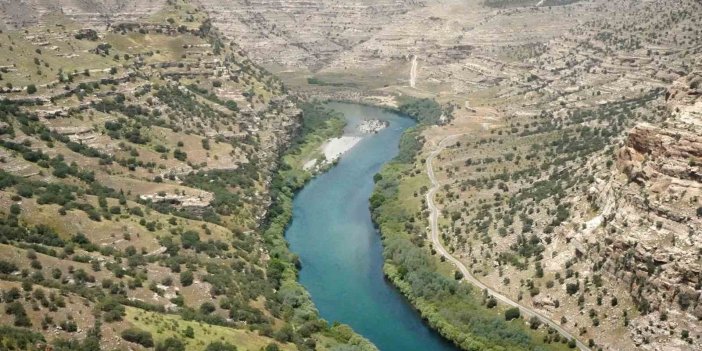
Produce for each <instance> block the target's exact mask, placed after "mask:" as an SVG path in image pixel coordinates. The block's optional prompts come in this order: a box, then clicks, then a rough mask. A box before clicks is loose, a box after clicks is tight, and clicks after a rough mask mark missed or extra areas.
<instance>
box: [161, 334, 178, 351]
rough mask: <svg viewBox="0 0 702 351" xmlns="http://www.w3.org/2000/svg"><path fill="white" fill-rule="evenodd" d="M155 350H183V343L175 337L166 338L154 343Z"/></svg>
mask: <svg viewBox="0 0 702 351" xmlns="http://www.w3.org/2000/svg"><path fill="white" fill-rule="evenodd" d="M156 351H185V344H184V343H183V342H182V341H180V339H176V338H173V337H171V338H167V339H166V340H164V341H163V342H160V343H158V345H156Z"/></svg>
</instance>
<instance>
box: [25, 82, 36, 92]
mask: <svg viewBox="0 0 702 351" xmlns="http://www.w3.org/2000/svg"><path fill="white" fill-rule="evenodd" d="M36 92H37V86H36V85H34V84H29V85H27V94H34V93H36Z"/></svg>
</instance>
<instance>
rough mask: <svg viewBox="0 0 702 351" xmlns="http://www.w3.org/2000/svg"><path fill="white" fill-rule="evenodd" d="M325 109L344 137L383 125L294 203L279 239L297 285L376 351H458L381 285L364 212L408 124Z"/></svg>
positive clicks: (376, 246) (349, 109)
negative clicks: (294, 265) (294, 258)
mask: <svg viewBox="0 0 702 351" xmlns="http://www.w3.org/2000/svg"><path fill="white" fill-rule="evenodd" d="M329 107H331V108H333V109H335V110H337V111H339V112H341V113H343V114H344V116H345V117H346V120H347V122H348V124H347V126H346V131H345V135H360V133H359V132H357V128H358V125H359V123H360V122H361V121H362V120H363V119H379V120H384V121H388V122H390V125H389V127H387V128H385V129H383V130H382V131H380V132H379V133H377V134H373V135H370V136H366V137H365V138H364V139H363V140H362V141H361V142H359V143H358V144H357V145H356V146H355V147H354V148H353V149H351V150H350V151H349V152H347V153H346V154H344V155H343V156H342V158H341V160H340V161H339V163H338V164H337V165H336V166H335V167H333V168H332V169H331V170H329V171H328V172H326V173H324V174H321V175H319V176H318V177H316V178H315V179H313V180H312V181H311V182H309V183H308V184H307V185H306V186H305V187H304V188H303V189H302V190H301V191H300V192H299V193H298V194H297V196H296V197H295V199H294V202H293V219H292V222H291V223H290V226H289V227H288V229H287V231H286V238H287V240H288V242H289V243H290V248H291V250H292V251H293V252H295V253H296V254H298V255H299V256H300V260H301V262H302V269H301V270H300V283H301V284H302V285H303V286H304V287H305V288H306V289H307V290H308V291H309V292H310V294H311V295H312V300H313V301H314V303H315V304H316V306H317V308H318V309H319V312H320V314H321V316H322V317H323V318H324V319H326V320H328V321H339V322H341V323H345V324H348V325H350V326H351V327H352V328H353V329H354V330H355V331H356V332H358V333H359V334H361V335H363V336H364V337H366V338H367V339H369V340H370V341H371V342H373V343H374V344H375V345H376V346H378V348H379V349H380V350H381V351H395V350H397V351H408V350H436V351H444V350H445V351H449V350H451V351H455V350H457V348H455V347H454V346H452V344H450V343H449V342H447V341H446V340H445V339H443V338H442V337H441V336H440V335H438V334H437V333H436V332H434V331H433V330H431V329H430V328H429V327H428V326H427V325H426V324H425V323H424V322H423V321H422V319H421V317H420V316H419V314H418V313H417V312H416V311H415V310H414V309H413V308H412V306H411V305H410V304H409V302H408V301H407V300H406V299H405V298H404V296H402V295H401V294H400V293H399V292H398V291H397V290H396V289H395V288H394V287H393V286H392V285H391V284H390V283H389V282H388V281H386V280H385V278H384V276H383V257H382V243H381V239H380V235H379V234H378V233H377V231H376V229H375V228H374V226H373V223H372V222H371V217H370V211H369V208H368V205H369V202H368V199H369V197H370V195H371V192H372V191H373V175H375V174H376V173H377V172H378V171H379V170H380V168H381V167H382V166H383V164H385V163H387V162H388V161H390V160H391V159H392V158H393V157H395V156H396V155H397V152H398V144H399V140H400V136H401V135H402V133H403V131H404V130H406V129H407V128H409V127H411V126H413V125H414V121H412V120H411V119H409V118H406V117H403V116H401V115H398V114H396V113H392V112H387V111H384V110H382V109H379V108H374V107H368V106H362V105H356V104H343V103H331V104H329Z"/></svg>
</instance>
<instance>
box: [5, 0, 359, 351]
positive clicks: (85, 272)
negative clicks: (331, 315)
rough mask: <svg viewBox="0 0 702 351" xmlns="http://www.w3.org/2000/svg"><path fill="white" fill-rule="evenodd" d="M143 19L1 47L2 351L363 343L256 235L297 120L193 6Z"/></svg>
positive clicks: (70, 24)
mask: <svg viewBox="0 0 702 351" xmlns="http://www.w3.org/2000/svg"><path fill="white" fill-rule="evenodd" d="M47 4H48V3H44V2H39V3H36V4H34V3H31V2H26V3H21V4H15V5H17V6H20V5H21V6H30V5H31V6H35V5H36V6H46V8H49V5H47ZM89 4H90V3H88V2H75V3H73V2H71V3H70V4H67V5H66V6H65V7H63V9H64V13H68V12H69V10H70V9H72V8H73V7H71V6H74V5H75V6H79V5H80V6H79V7H80V9H82V10H83V11H85V13H89V12H92V11H103V10H104V9H111V8H110V7H105V8H103V7H96V8H93V7H90V6H89ZM116 4H122V5H124V6H127V5H128V3H119V2H118V3H116ZM134 4H135V3H134ZM69 5H70V6H69ZM122 5H120V6H122ZM3 6H9V5H8V4H4V5H3ZM51 6H63V5H62V4H54V5H51ZM105 6H107V5H105ZM41 8H43V7H41ZM125 8H129V7H128V6H127V7H119V9H125ZM35 9H36V7H35ZM140 9H143V8H141V7H140ZM19 11H26V13H32V11H29V10H24V9H19ZM105 11H107V10H105ZM110 11H111V10H110ZM120 11H121V10H120ZM125 11H126V10H125ZM139 11H141V10H139ZM124 13H125V14H126V13H127V12H124ZM5 14H7V13H5ZM38 15H39V14H38ZM140 15H143V16H141V17H139V18H136V17H135V18H132V20H130V21H129V22H113V23H111V25H110V26H109V28H108V29H106V30H104V29H101V28H102V27H100V26H95V27H92V26H90V23H92V20H89V21H83V22H81V23H78V22H76V21H74V19H72V18H71V17H74V16H70V17H69V16H66V15H62V14H60V13H55V12H52V13H51V14H48V13H47V14H45V15H44V16H43V17H41V21H39V23H37V24H34V25H32V26H28V27H25V28H23V29H22V30H19V31H13V30H10V31H5V32H3V34H2V36H1V37H0V83H1V85H2V87H0V209H2V210H0V306H1V307H0V308H2V310H3V311H4V312H6V313H3V314H2V315H0V322H1V323H0V324H2V325H3V326H2V330H1V331H0V349H3V350H6V349H7V350H10V349H21V350H24V349H42V350H43V349H54V350H69V349H71V350H95V349H97V346H96V345H99V346H100V347H101V348H102V349H110V350H112V349H119V350H134V349H144V348H151V347H153V346H154V345H156V346H157V347H159V348H160V349H169V350H171V349H172V350H182V349H188V350H204V349H207V350H233V349H234V347H235V346H236V347H238V349H239V350H260V349H264V348H265V349H266V350H278V349H286V350H291V349H314V348H315V345H317V344H319V345H320V347H333V346H334V345H338V344H344V343H353V344H355V345H365V346H367V347H370V346H368V345H366V344H365V343H364V341H363V340H361V339H359V338H358V337H357V336H355V335H354V334H353V332H352V331H350V329H349V328H348V327H345V326H337V327H334V328H329V327H328V325H327V323H326V322H324V321H321V320H320V319H319V317H318V316H317V313H316V310H315V309H314V306H312V303H311V301H310V300H309V297H308V296H307V294H306V293H305V291H304V290H303V289H302V288H301V287H299V286H298V285H296V282H295V280H294V279H295V278H294V276H295V274H294V269H291V268H289V267H294V262H292V261H291V260H287V258H284V257H283V255H281V254H280V253H285V252H287V251H286V250H287V249H286V248H285V247H284V246H280V247H279V246H276V245H278V244H276V243H274V241H275V240H278V241H282V237H281V238H267V239H265V240H264V237H263V234H262V233H263V231H264V230H265V227H266V221H265V219H266V217H267V216H266V213H267V211H268V207H269V205H270V203H271V195H270V193H271V185H270V184H271V180H272V179H273V177H274V176H275V173H276V172H277V163H278V161H279V159H280V156H281V154H282V153H283V151H284V150H285V149H286V148H289V146H290V145H291V142H292V139H293V138H295V137H296V136H297V135H298V133H299V130H300V126H301V122H302V120H303V116H302V111H301V110H300V109H299V108H298V107H297V106H296V104H295V103H294V102H293V101H292V99H291V98H290V97H289V96H288V95H287V94H286V92H285V89H284V88H283V86H282V84H281V83H280V81H279V80H278V79H276V78H275V77H273V76H271V75H270V74H268V73H267V72H266V71H265V70H263V69H262V68H260V67H259V66H257V65H255V64H254V63H253V62H252V61H250V60H249V59H248V58H247V56H245V55H244V54H243V52H242V51H241V50H240V48H239V47H238V46H237V45H236V43H234V42H232V41H230V40H227V39H225V38H224V37H223V36H222V35H221V34H220V33H218V31H217V30H216V29H215V28H214V27H213V26H212V24H211V22H210V20H209V18H208V17H207V16H206V14H204V13H203V12H202V11H200V10H198V9H197V8H195V7H193V6H191V5H190V4H188V3H186V2H183V1H168V2H167V4H164V5H163V7H162V8H161V9H159V10H157V11H154V12H153V13H152V14H150V15H148V14H147V13H143V12H140ZM10 17H12V16H11V15H10ZM90 17H91V18H93V17H92V15H90ZM77 18H78V19H81V18H82V17H81V16H77ZM274 239H275V240H274ZM273 250H275V251H276V256H275V257H271V255H269V252H271V251H273ZM286 260H287V261H286ZM283 285H284V286H283ZM291 300H295V301H296V302H295V303H294V304H292V303H290V301H291ZM44 345H50V346H46V347H45V346H44ZM349 347H351V346H349ZM371 349H372V347H371Z"/></svg>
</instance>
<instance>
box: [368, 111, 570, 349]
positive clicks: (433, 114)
mask: <svg viewBox="0 0 702 351" xmlns="http://www.w3.org/2000/svg"><path fill="white" fill-rule="evenodd" d="M400 110H401V111H404V112H405V113H406V114H408V115H410V116H413V117H414V118H416V119H417V120H418V121H419V122H420V123H419V124H418V126H417V127H416V128H417V129H410V130H408V132H407V136H406V137H405V138H404V139H403V141H402V142H401V143H400V153H399V156H398V158H397V159H395V160H394V161H393V162H391V163H390V164H388V165H387V166H386V167H384V169H383V170H382V171H381V173H380V176H378V177H376V178H375V179H376V188H375V191H374V193H373V195H372V197H371V210H372V214H373V220H374V222H375V223H376V225H377V226H378V227H379V228H380V232H381V234H382V238H383V246H384V257H385V260H386V261H385V262H386V263H385V267H384V270H385V273H386V275H387V276H388V278H389V279H390V280H391V281H392V282H393V283H394V284H395V285H396V286H397V287H398V288H399V289H400V291H402V293H403V294H404V295H405V296H407V297H408V298H409V300H410V301H411V302H412V304H413V305H414V306H415V307H417V309H418V310H419V311H420V313H421V314H422V316H423V318H425V319H426V320H427V321H428V323H429V324H430V326H431V327H432V328H434V329H436V330H437V331H439V333H441V334H442V335H443V336H445V337H446V338H448V339H449V340H453V341H454V342H455V343H456V344H457V345H458V346H460V347H461V348H463V349H465V350H562V349H566V348H567V345H565V344H564V343H565V342H566V340H565V338H563V339H562V338H561V337H560V335H558V334H557V333H556V332H555V331H554V330H548V331H547V333H544V332H534V331H532V330H529V328H528V327H524V324H523V323H522V322H520V321H519V318H518V315H517V316H515V315H514V312H509V315H507V314H506V315H505V316H504V317H503V316H502V315H501V313H500V312H499V309H492V307H494V304H492V306H488V301H491V298H490V297H489V296H485V295H484V294H482V293H481V292H480V291H476V290H475V289H474V288H473V287H472V286H470V285H468V284H465V283H460V282H458V281H457V280H456V279H454V278H460V277H458V276H456V277H454V276H453V274H452V276H447V275H445V274H442V273H440V272H441V271H450V272H453V270H449V269H448V267H444V265H447V264H446V263H442V262H440V260H438V259H437V258H436V257H433V256H432V254H431V250H430V249H429V248H427V247H426V246H425V239H424V236H425V233H424V228H425V225H424V224H423V223H425V222H424V221H425V218H423V215H422V213H421V212H419V213H416V212H415V211H416V210H417V209H415V208H412V207H411V205H410V206H408V205H407V203H408V202H409V201H407V199H405V198H402V197H401V196H402V195H401V191H400V189H401V187H402V186H403V183H407V182H410V180H409V178H410V177H411V176H412V174H413V173H414V169H415V168H414V167H415V166H417V167H421V165H418V164H416V163H414V155H415V154H416V153H417V151H418V150H419V148H420V147H421V143H422V141H421V139H419V131H421V128H423V127H425V126H426V125H428V124H429V123H436V122H437V121H438V117H439V116H440V115H441V109H440V108H438V107H437V106H436V103H432V102H429V101H425V100H419V101H414V102H410V103H408V104H407V105H404V106H403V107H401V109H400ZM423 114H426V115H423ZM408 138H411V139H409V140H407V139H408ZM417 190H418V189H417ZM418 217H419V218H418ZM506 317H509V318H506ZM505 319H508V320H505ZM513 319H514V320H513ZM509 320H513V321H509ZM561 339H562V340H561ZM554 341H558V342H555V343H554ZM560 341H562V342H563V343H561V342H560Z"/></svg>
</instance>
